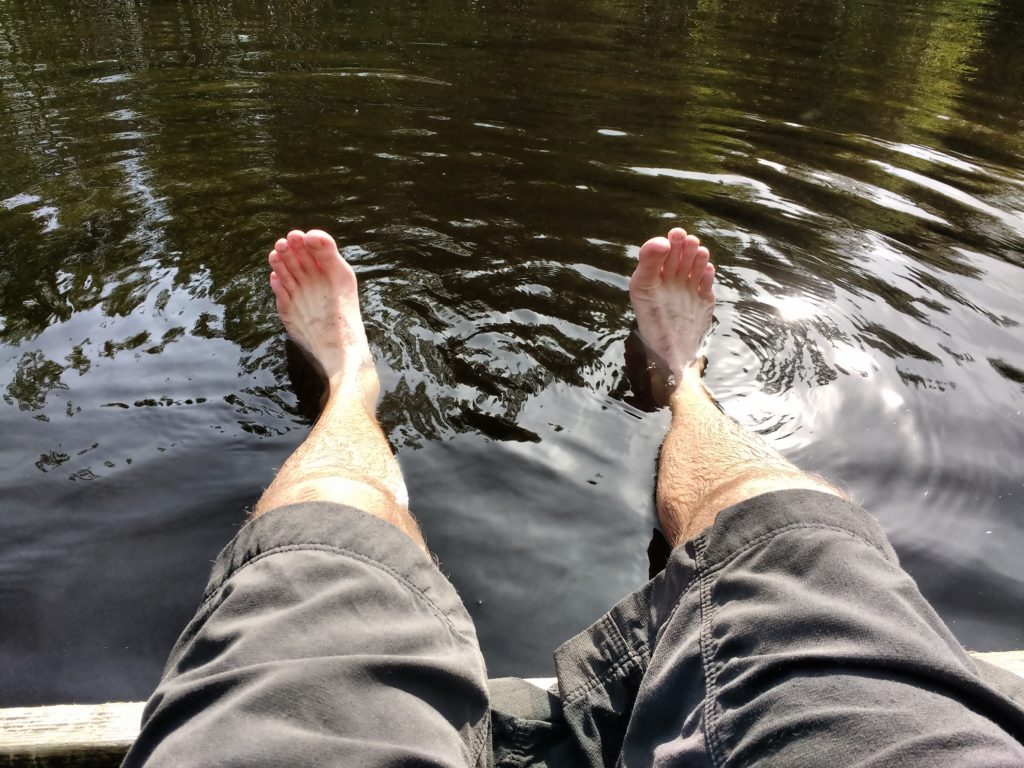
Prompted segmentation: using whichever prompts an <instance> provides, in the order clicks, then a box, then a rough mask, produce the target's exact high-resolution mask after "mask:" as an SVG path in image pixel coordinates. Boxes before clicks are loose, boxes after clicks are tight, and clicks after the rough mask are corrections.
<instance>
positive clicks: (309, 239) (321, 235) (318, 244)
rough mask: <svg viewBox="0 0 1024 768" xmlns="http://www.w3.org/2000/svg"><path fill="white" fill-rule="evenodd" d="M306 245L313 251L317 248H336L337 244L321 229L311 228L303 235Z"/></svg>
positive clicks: (317, 249)
mask: <svg viewBox="0 0 1024 768" xmlns="http://www.w3.org/2000/svg"><path fill="white" fill-rule="evenodd" d="M305 242H306V247H307V248H310V249H312V250H315V251H319V250H325V249H326V250H331V249H333V250H337V249H338V246H337V245H336V244H335V242H334V238H333V237H331V236H330V235H328V234H327V233H326V232H324V231H323V230H322V229H311V230H309V232H307V233H306V237H305Z"/></svg>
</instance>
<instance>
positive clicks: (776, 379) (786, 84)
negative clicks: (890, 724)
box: [0, 0, 1024, 705]
mask: <svg viewBox="0 0 1024 768" xmlns="http://www.w3.org/2000/svg"><path fill="white" fill-rule="evenodd" d="M1021 40H1024V5H1022V4H1021V3H1019V2H1017V0H962V1H959V0H937V1H936V2H932V3H927V4H924V3H913V2H905V1H901V2H888V1H886V2H881V1H880V0H879V1H877V2H866V1H864V0H858V1H855V2H849V3H834V2H826V0H804V1H797V0H793V1H791V2H784V1H780V2H772V3H745V2H739V1H738V0H737V1H735V2H730V1H726V0H690V1H686V0H684V1H682V2H671V3H669V2H656V1H654V0H652V1H651V2H646V3H644V2H633V3H626V2H618V1H615V0H611V1H608V0H589V2H586V3H583V2H571V1H570V2H566V1H565V0H536V1H534V2H513V3H495V2H490V1H489V0H479V1H476V2H473V1H472V0H470V1H469V2H451V1H439V2H407V3H387V2H385V3H381V2H369V1H368V0H355V1H354V2H349V3H340V2H339V3H334V4H332V3H327V2H297V1H295V0H269V2H259V3H256V2H245V1H243V0H239V1H238V2H209V3H201V4H199V3H196V4H191V3H155V2H129V1H127V0H124V1H121V2H118V1H116V0H90V1H88V2H85V1H81V2H71V1H70V0H64V1H58V0H53V1H52V2H42V3H39V2H27V0H11V1H10V2H0V437H2V440H0V494H2V496H0V705H13V704H37V703H56V702H71V701H78V702H87V701H103V700H111V699H139V698H142V697H144V696H146V695H147V694H148V692H149V690H150V689H151V687H152V686H153V684H154V683H155V680H156V678H157V676H158V675H159V671H160V668H161V666H162V663H163V660H164V658H165V656H166V653H167V651H168V650H169V648H170V646H171V644H172V643H173V641H174V639H175V637H176V636H177V634H178V632H179V631H180V629H181V628H182V626H183V625H184V622H185V621H186V620H187V619H188V618H189V617H190V615H191V613H192V611H193V610H194V608H195V606H196V601H197V599H198V597H199V596H200V594H201V590H202V587H203V584H204V583H205V579H206V576H207V574H208V570H209V565H210V561H211V560H212V559H213V557H214V556H215V555H216V553H217V551H218V549H219V548H220V547H221V546H222V545H223V544H224V543H225V542H226V540H227V539H228V538H229V536H230V535H231V534H232V532H233V531H234V530H235V529H236V528H237V526H238V525H239V524H240V522H241V521H242V520H243V518H244V511H243V510H244V508H245V507H246V506H247V505H249V504H251V503H252V502H253V501H254V500H255V499H256V498H257V497H258V495H259V493H260V492H261V490H262V488H263V487H264V486H265V485H266V484H267V483H268V482H269V480H270V478H271V476H272V473H273V471H274V470H275V468H276V467H278V466H280V464H281V463H282V461H283V460H284V458H285V457H286V456H287V455H288V453H289V452H290V451H291V450H292V449H293V448H294V447H295V446H296V445H297V444H298V443H299V442H300V441H301V440H302V439H303V436H304V435H305V434H306V432H307V430H308V422H307V421H306V420H305V419H304V418H303V417H302V416H301V414H300V411H299V408H298V403H297V399H296V396H295V395H294V394H293V391H292V387H291V384H290V382H289V379H288V375H287V370H286V368H287V366H286V359H285V351H284V343H283V338H282V335H281V333H280V329H279V326H278V323H277V320H276V318H275V316H274V312H273V308H272V301H271V294H270V291H269V289H268V288H267V286H266V269H265V262H264V259H265V255H266V252H267V250H268V249H269V248H270V246H271V244H272V242H273V240H274V238H275V237H277V236H278V235H280V234H281V233H283V232H284V231H286V230H287V229H288V228H290V227H302V228H310V227H322V228H324V229H327V230H329V231H331V232H332V233H333V234H334V235H335V236H336V237H337V238H338V239H339V241H341V242H343V243H344V244H346V251H345V252H346V255H347V256H348V257H349V258H350V260H351V261H352V262H353V263H354V264H355V265H356V268H357V271H358V274H359V275H360V278H361V281H362V286H363V297H364V313H365V316H366V318H367V320H368V324H369V332H370V336H371V342H372V344H373V347H374V350H375V352H376V353H377V356H378V358H379V365H378V368H379V371H380V374H381V377H382V381H383V390H384V393H385V394H384V396H383V400H382V402H381V408H380V412H381V417H382V420H383V422H384V424H385V427H386V431H387V433H388V435H389V437H390V439H391V440H392V441H393V443H394V444H395V446H396V448H397V449H398V452H399V456H400V460H401V462H402V465H403V467H404V469H405V472H406V475H407V480H408V485H409V488H410V492H411V495H412V498H413V507H414V511H415V512H416V513H417V515H418V516H419V519H420V520H421V521H422V523H423V526H424V528H425V532H426V535H427V538H428V541H429V542H430V544H431V545H432V546H433V548H434V549H435V550H436V552H437V554H438V555H439V557H440V559H441V561H442V562H443V564H444V567H445V569H446V570H447V572H448V573H449V574H450V575H451V577H452V579H453V581H454V582H455V584H456V585H457V586H458V588H459V589H460V591H461V593H462V595H463V596H464V599H465V601H466V603H467V605H468V607H469V609H470V611H471V613H472V614H473V615H474V617H475V618H476V620H477V624H478V627H479V632H480V636H481V641H482V644H483V647H484V651H485V654H486V656H487V658H488V662H489V666H490V670H491V672H492V674H496V675H500V674H508V673H517V674H526V675H543V674H549V673H550V662H549V658H550V651H551V650H552V648H553V647H555V646H556V645H557V644H558V643H560V642H561V641H562V640H564V639H565V638H567V637H568V636H569V635H570V634H572V633H574V632H575V631H577V630H579V629H581V628H583V627H584V626H585V625H587V624H588V623H589V622H590V621H592V620H593V619H594V618H596V617H597V616H598V615H599V614H600V613H602V612H603V611H604V610H605V609H606V608H607V607H609V606H610V605H611V603H612V602H614V601H615V600H617V599H618V598H619V597H621V596H622V595H624V594H625V593H627V592H628V591H629V590H631V589H632V588H634V587H635V586H637V585H639V584H640V583H642V581H643V580H644V578H645V575H646V558H645V554H644V549H645V546H646V543H647V540H648V536H649V533H650V529H651V527H652V525H653V524H654V521H655V517H654V511H653V507H652V504H651V489H652V480H653V474H654V458H655V455H656V451H657V448H658V443H659V440H660V437H661V435H662V432H663V429H664V428H665V426H666V414H665V413H664V412H646V411H644V410H642V409H641V408H639V407H637V404H636V401H635V399H634V398H633V397H632V393H631V388H630V385H629V383H628V382H627V380H626V378H625V375H624V370H623V348H624V341H625V339H626V337H627V334H628V332H629V329H630V324H631V321H632V317H631V314H630V312H629V308H628V300H627V297H626V293H625V287H626V280H627V275H628V274H629V273H630V272H631V270H632V266H633V261H634V259H635V253H636V251H635V247H634V246H635V244H638V243H639V242H641V241H642V240H643V239H644V238H646V237H647V236H649V235H652V234H658V233H663V232H664V231H666V230H667V229H668V228H669V227H670V226H672V225H674V224H677V223H680V224H683V225H684V226H687V227H688V228H689V229H692V230H696V231H698V232H699V233H700V234H701V235H702V236H703V237H704V239H705V241H706V242H707V243H708V244H709V245H710V246H711V248H712V251H713V253H714V256H715V261H716V262H718V264H719V265H720V271H719V274H720V288H719V296H720V303H719V309H718V312H717V316H718V319H719V321H720V326H719V329H718V332H717V335H716V338H715V342H714V347H713V351H712V359H711V365H710V368H709V372H708V376H709V380H710V383H711V385H712V387H713V388H714V390H715V391H716V392H717V394H718V395H719V397H720V398H721V400H722V402H723V404H724V406H725V408H726V409H727V411H728V412H729V413H730V414H732V415H733V416H734V417H735V418H737V419H738V420H740V421H741V422H742V423H743V424H746V425H748V426H750V427H751V428H753V429H755V430H757V431H758V432H760V433H761V434H762V435H764V437H765V438H767V439H768V440H769V441H771V442H772V444H774V445H775V446H776V447H777V448H778V449H779V450H781V451H783V452H784V453H785V454H786V455H787V456H789V457H790V458H792V459H793V460H795V461H796V462H798V463H800V464H801V465H802V466H805V467H806V468H808V469H811V470H814V471H818V472H821V473H824V474H825V475H827V476H829V477H830V478H834V479H835V480H837V481H838V482H841V483H842V484H844V485H845V487H847V488H848V489H849V490H850V491H851V492H852V493H853V494H854V495H856V496H857V497H858V498H859V499H860V500H862V501H863V503H864V504H865V505H867V506H868V507H869V508H870V509H871V510H872V511H873V512H874V513H875V514H876V515H878V517H879V518H880V519H881V521H882V522H883V524H884V526H885V528H886V529H887V531H888V532H889V533H890V535H891V537H892V539H893V542H894V544H895V545H896V548H897V550H898V551H899V553H900V556H901V558H902V559H903V562H904V563H905V565H906V566H907V567H908V569H909V570H910V571H911V573H912V574H913V575H914V576H915V577H916V578H917V579H918V581H919V583H920V585H921V587H922V589H923V591H924V592H925V594H926V595H927V596H928V597H929V598H930V599H931V600H933V601H934V603H935V605H936V606H937V608H938V609H939V611H940V613H941V614H942V615H943V616H944V617H945V619H946V620H947V621H948V622H949V623H950V626H951V627H952V629H953V631H954V632H955V633H956V634H957V636H958V637H959V638H960V639H961V640H962V641H963V642H964V643H965V644H967V645H968V646H970V647H972V648H976V649H980V650H1007V649H1014V648H1021V647H1024V627H1022V624H1021V617H1022V615H1024V567H1022V565H1021V562H1022V561H1021V554H1020V553H1021V551H1022V550H1024V519H1022V516H1021V511H1020V510H1021V500H1022V498H1024V487H1022V482H1024V481H1022V477H1024V435H1022V423H1024V422H1022V409H1024V351H1022V348H1021V340H1022V333H1021V328H1020V324H1021V323H1022V322H1024V306H1022V301H1021V293H1022V291H1024V269H1022V267H1024V255H1022V252H1024V171H1022V158H1024V45H1022V44H1021Z"/></svg>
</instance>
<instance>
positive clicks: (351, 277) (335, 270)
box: [306, 229, 356, 290]
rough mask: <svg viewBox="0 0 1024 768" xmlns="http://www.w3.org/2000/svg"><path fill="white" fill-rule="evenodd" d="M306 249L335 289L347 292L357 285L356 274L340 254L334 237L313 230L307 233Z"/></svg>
mask: <svg viewBox="0 0 1024 768" xmlns="http://www.w3.org/2000/svg"><path fill="white" fill-rule="evenodd" d="M306 247H307V248H308V249H309V253H310V254H311V256H312V257H313V258H314V259H316V263H317V265H319V267H320V269H321V270H322V271H323V273H324V274H325V275H327V278H328V279H329V280H330V281H331V284H332V285H334V287H335V288H337V289H339V290H345V289H347V288H349V287H351V286H354V285H355V280H356V274H355V272H353V271H352V267H350V266H349V264H348V262H347V261H345V259H343V258H342V256H341V254H340V253H338V246H337V245H336V244H335V242H334V238H333V237H331V236H330V235H329V234H327V233H326V232H324V231H323V230H321V229H311V230H310V231H309V232H307V233H306Z"/></svg>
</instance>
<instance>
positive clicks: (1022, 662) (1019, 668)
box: [971, 651, 1024, 677]
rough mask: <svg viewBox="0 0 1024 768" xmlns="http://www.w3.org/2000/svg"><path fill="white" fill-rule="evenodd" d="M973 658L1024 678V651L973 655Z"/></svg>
mask: <svg viewBox="0 0 1024 768" xmlns="http://www.w3.org/2000/svg"><path fill="white" fill-rule="evenodd" d="M971 656H974V657H976V658H979V659H982V660H984V661H987V662H988V663H989V664H995V665H996V666H997V667H1002V668H1003V669H1006V670H1009V671H1010V672H1013V673H1014V674H1015V675H1020V676H1021V677H1024V651H1002V652H1000V653H972V654H971Z"/></svg>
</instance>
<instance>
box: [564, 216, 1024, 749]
mask: <svg viewBox="0 0 1024 768" xmlns="http://www.w3.org/2000/svg"><path fill="white" fill-rule="evenodd" d="M707 258H708V255H707V251H706V250H703V249H701V248H700V246H699V243H698V242H697V240H696V238H690V237H687V236H686V234H685V233H684V232H682V231H681V230H673V231H672V232H670V233H669V237H668V238H667V239H665V238H657V239H655V240H651V241H648V243H646V244H645V245H644V246H643V248H642V249H641V252H640V264H639V266H638V267H637V270H636V273H635V274H634V275H633V279H632V281H631V285H630V294H631V298H632V300H633V305H634V307H635V309H636V313H637V319H638V325H639V331H640V334H641V336H643V337H644V339H645V343H646V344H647V345H648V346H649V347H651V348H652V351H653V352H654V354H655V356H656V357H657V358H660V359H661V360H662V361H663V362H664V363H665V365H666V367H667V368H668V371H667V372H666V376H667V378H668V379H671V380H672V382H673V383H674V384H675V385H676V389H675V392H674V393H673V394H672V400H671V405H672V425H671V429H670V432H669V435H668V438H667V439H666V442H665V446H664V448H663V452H662V459H661V467H660V477H659V482H658V515H659V517H660V519H661V523H662V527H663V528H664V529H665V531H666V533H667V535H668V536H669V538H670V540H671V541H672V542H673V543H674V544H676V545H678V546H676V548H675V549H674V550H673V552H672V555H671V557H670V558H669V562H668V565H667V567H666V568H665V570H664V572H663V573H662V574H661V575H659V576H658V577H657V578H655V579H653V580H652V581H650V582H649V583H648V584H647V585H645V586H644V587H643V588H642V589H641V590H639V591H638V592H637V593H634V595H632V596H630V597H629V598H627V599H626V600H624V601H623V602H621V603H620V604H619V605H618V606H616V607H615V608H614V609H613V610H612V611H610V612H609V613H608V614H606V615H605V616H604V617H602V619H601V620H600V621H598V622H597V623H596V624H595V625H594V626H593V627H592V628H591V629H590V630H588V631H587V632H586V633H584V634H583V635H580V636H579V637H577V638H575V639H573V640H571V641H570V642H569V643H567V644H566V645H565V646H563V647H562V648H561V649H559V651H558V652H557V653H556V665H557V667H558V676H559V685H560V690H561V695H562V697H563V702H564V712H565V717H566V720H567V722H568V723H569V724H570V726H571V727H572V728H573V731H574V733H576V735H577V738H578V740H579V742H580V744H581V746H583V747H584V749H585V750H586V751H587V752H588V754H590V755H594V756H596V757H597V758H599V759H600V760H601V762H603V763H604V764H607V765H611V764H619V765H666V766H667V765H687V766H707V767H708V768H712V767H713V768H722V766H732V765H737V766H739V765H744V766H759V767H761V768H763V767H765V766H780V768H781V767H782V766H785V768H811V767H812V766H823V765H829V766H831V765H836V766H838V765H842V766H859V767H860V768H866V767H867V766H871V767H872V768H880V767H881V766H887V765H900V766H922V767H923V766H932V765H947V764H948V765H972V766H973V765H985V766H1007V768H1009V766H1019V765H1024V746H1022V744H1021V743H1020V742H1024V707H1022V703H1024V687H1022V686H1020V685H1019V684H1017V685H1012V681H1009V682H1010V683H1011V684H1010V685H1007V682H1008V681H1007V680H1006V678H1005V677H1004V678H1003V680H1002V681H1001V684H1000V685H999V686H998V687H996V685H995V684H994V683H995V682H996V681H995V679H994V678H993V677H991V676H990V675H989V674H987V673H986V670H983V669H979V667H978V666H977V665H976V664H975V662H974V661H973V660H972V659H971V658H970V657H968V656H967V654H966V653H965V652H964V650H963V648H961V647H960V645H959V644H958V643H957V641H956V639H955V638H954V637H953V635H952V633H950V631H949V629H948V628H947V627H946V626H945V625H944V624H943V623H942V620H941V619H940V618H939V617H938V616H937V615H936V614H935V612H934V610H932V608H931V606H930V605H928V603H927V601H925V599H924V598H923V597H922V596H921V593H920V592H919V591H918V589H917V586H916V585H915V584H914V581H913V579H911V578H910V576H908V575H907V573H906V572H905V571H903V569H902V568H900V566H899V561H898V560H897V558H896V554H895V552H893V550H892V547H891V546H890V545H889V542H888V540H887V539H886V536H885V533H884V532H883V531H882V529H881V527H880V526H879V525H878V524H877V522H875V521H874V520H873V519H872V518H871V517H870V516H869V515H867V514H866V513H865V512H864V511H863V510H862V509H860V508H858V507H857V506H855V505H853V504H852V503H850V502H849V501H848V500H846V499H844V498H843V497H842V495H841V494H840V493H838V492H837V491H836V490H835V489H834V488H832V487H831V486H829V485H828V484H826V483H825V482H824V481H821V480H819V479H817V478H815V477H812V476H810V475H806V474H804V473H802V472H800V471H799V470H798V469H797V468H796V467H794V466H793V465H792V464H790V463H789V462H788V461H786V460H785V459H784V458H782V457H781V456H780V455H779V454H778V453H776V452H775V451H773V450H771V449H770V448H769V447H768V446H767V445H766V444H764V443H763V442H762V441H761V440H759V439H758V438H757V437H755V436H754V435H751V434H748V433H746V432H745V431H744V430H742V429H741V428H740V427H739V426H738V425H736V424H735V423H734V422H732V421H730V420H729V419H727V418H726V417H725V416H724V415H723V414H721V413H720V412H719V411H718V410H717V409H716V408H715V406H714V404H713V403H712V401H711V400H710V398H709V397H708V395H707V393H706V392H705V391H704V389H703V387H702V385H701V383H700V376H699V373H698V371H697V368H696V366H695V365H694V364H693V361H694V360H695V359H696V355H697V350H698V345H699V343H700V340H701V337H702V335H703V334H704V333H705V331H706V330H707V328H708V326H709V324H710V320H711V311H712V309H713V306H714V298H713V295H712V292H711V288H712V281H713V278H714V271H713V268H711V267H709V266H707Z"/></svg>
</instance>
